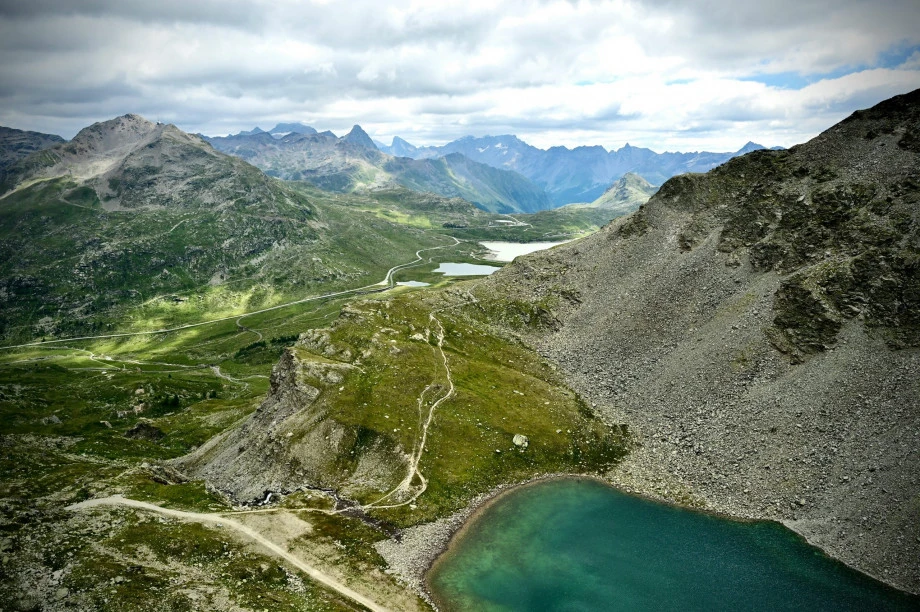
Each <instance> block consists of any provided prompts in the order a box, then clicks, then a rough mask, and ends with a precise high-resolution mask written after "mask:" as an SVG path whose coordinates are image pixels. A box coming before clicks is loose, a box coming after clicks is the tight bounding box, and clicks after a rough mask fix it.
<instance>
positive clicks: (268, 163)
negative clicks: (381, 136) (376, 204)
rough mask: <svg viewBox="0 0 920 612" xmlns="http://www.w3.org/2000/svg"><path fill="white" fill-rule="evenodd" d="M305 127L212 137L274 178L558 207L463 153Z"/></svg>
mask: <svg viewBox="0 0 920 612" xmlns="http://www.w3.org/2000/svg"><path fill="white" fill-rule="evenodd" d="M280 127H281V128H283V129H286V127H289V126H286V125H284V124H281V126H280ZM277 129H278V128H277V127H276V130H277ZM299 129H300V131H299V132H296V131H291V132H289V133H286V134H284V135H281V136H278V135H277V134H275V135H273V134H271V133H268V132H260V133H255V134H253V133H248V134H246V133H243V134H237V135H234V136H225V137H216V138H206V140H207V141H208V142H209V143H211V145H212V146H213V147H214V148H216V149H217V150H219V151H222V152H224V153H228V154H230V155H234V156H237V157H240V158H242V159H244V160H246V161H248V162H249V163H251V164H253V165H255V166H257V167H259V168H261V169H262V170H263V171H265V172H266V173H267V174H269V175H270V176H275V177H278V178H281V179H284V180H294V181H299V180H303V181H309V182H311V183H313V184H315V185H317V186H319V187H321V188H323V189H328V190H333V191H340V192H352V191H355V190H362V189H363V190H366V189H375V188H381V187H385V186H390V185H402V186H404V187H408V188H410V189H415V190H417V191H427V192H432V193H435V194H438V195H441V196H445V197H461V198H464V199H466V200H467V201H469V202H472V203H473V204H475V205H477V206H479V207H480V208H482V209H483V210H487V211H491V212H499V213H509V212H536V211H538V210H546V209H548V208H551V207H552V206H551V204H550V202H549V199H548V198H547V197H546V194H545V193H544V191H543V190H542V189H541V188H539V187H537V186H536V185H534V184H533V183H532V182H531V181H530V180H528V179H527V178H525V177H523V176H521V175H520V174H518V173H516V172H513V171H509V170H505V169H496V168H494V167H492V166H489V165H487V164H482V163H478V162H475V161H472V160H470V159H469V158H467V157H464V156H462V155H445V156H443V157H440V158H436V159H435V158H427V159H418V160H413V159H409V158H398V157H393V156H391V155H388V154H386V153H382V152H381V151H380V150H378V149H377V146H376V145H375V144H374V142H373V141H372V140H371V138H370V137H369V136H368V135H367V133H366V132H365V131H364V130H362V129H361V127H360V126H357V125H356V126H354V127H353V128H352V130H351V131H350V132H349V133H348V134H346V135H345V136H342V137H341V138H340V137H337V136H336V135H335V134H333V133H332V132H328V131H327V132H316V131H315V130H313V131H312V132H308V131H307V130H306V129H305V127H304V126H301V127H300V128H299Z"/></svg>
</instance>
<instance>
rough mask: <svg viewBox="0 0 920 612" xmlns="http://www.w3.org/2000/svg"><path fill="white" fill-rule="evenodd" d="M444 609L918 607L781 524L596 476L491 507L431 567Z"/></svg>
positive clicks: (528, 491)
mask: <svg viewBox="0 0 920 612" xmlns="http://www.w3.org/2000/svg"><path fill="white" fill-rule="evenodd" d="M430 587H431V590H432V592H433V593H434V594H435V596H436V597H437V598H438V599H439V600H440V601H441V602H442V603H443V604H444V608H446V609H447V610H464V611H465V610H476V611H492V610H527V611H531V610H547V611H549V610H559V611H566V612H568V611H572V612H574V611H582V610H585V611H587V610H592V611H593V610H630V611H632V610H681V611H688V610H765V611H766V610H770V611H773V610H808V611H809V612H814V611H817V610H834V611H837V610H872V611H874V610H920V598H918V597H913V596H908V595H906V594H904V593H901V592H899V591H896V590H894V589H891V588H889V587H887V586H885V585H883V584H881V583H879V582H877V581H875V580H872V579H871V578H868V577H866V576H864V575H862V574H860V573H858V572H856V571H854V570H851V569H850V568H848V567H846V566H845V565H843V564H841V563H838V562H836V561H833V560H831V559H829V558H828V557H826V556H825V555H824V554H822V553H821V552H820V551H819V550H818V549H816V548H814V547H812V546H809V545H808V544H807V543H806V542H805V541H804V540H802V539H801V538H800V537H798V536H797V535H795V534H794V533H792V532H791V531H789V530H788V529H785V528H784V527H782V526H781V525H779V524H776V523H767V522H757V523H742V522H736V521H729V520H726V519H721V518H717V517H714V516H710V515H707V514H702V513H698V512H691V511H688V510H682V509H679V508H674V507H671V506H666V505H663V504H657V503H654V502H651V501H648V500H644V499H640V498H636V497H631V496H628V495H625V494H623V493H620V492H618V491H616V490H614V489H612V488H610V487H607V486H605V485H603V484H601V483H598V482H595V481H592V480H574V479H572V480H568V479H567V480H554V481H549V482H545V483H540V484H537V485H533V486H529V487H523V488H521V489H519V490H517V491H514V492H512V493H510V494H508V495H506V496H505V497H503V498H502V499H500V500H499V501H498V502H496V503H495V504H493V505H492V506H491V507H490V508H488V509H487V510H486V511H485V512H483V513H482V515H480V516H479V517H478V518H477V519H476V520H475V521H474V522H473V523H472V524H471V525H470V526H469V528H468V529H467V531H466V533H465V535H464V537H463V538H462V539H461V540H460V541H458V542H457V543H456V544H455V546H454V547H453V549H452V551H451V553H450V554H449V555H448V556H447V557H445V558H444V559H442V560H441V561H440V562H439V563H438V564H437V565H436V566H435V568H434V570H433V571H432V574H431V577H430Z"/></svg>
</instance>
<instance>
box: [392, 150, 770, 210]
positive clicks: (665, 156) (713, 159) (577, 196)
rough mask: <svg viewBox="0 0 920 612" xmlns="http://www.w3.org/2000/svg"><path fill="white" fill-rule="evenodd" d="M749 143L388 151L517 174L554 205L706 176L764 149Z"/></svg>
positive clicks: (584, 200) (589, 199)
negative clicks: (464, 160)
mask: <svg viewBox="0 0 920 612" xmlns="http://www.w3.org/2000/svg"><path fill="white" fill-rule="evenodd" d="M762 148H764V147H762V146H761V145H758V144H755V143H751V142H749V143H747V144H746V145H745V146H744V147H742V148H741V149H740V150H739V151H736V152H734V153H709V152H698V153H697V152H694V153H655V152H654V151H652V150H651V149H644V148H641V147H633V146H630V145H629V144H626V145H625V146H624V147H622V148H621V149H618V150H616V151H607V150H606V149H604V148H603V147H601V146H593V147H576V148H574V149H569V148H567V147H561V146H557V147H551V148H549V149H546V150H544V149H538V148H537V147H534V146H532V145H529V144H527V143H526V142H524V141H523V140H521V139H520V138H518V137H517V136H513V135H510V134H506V135H503V136H484V137H481V138H476V137H473V136H465V137H463V138H460V139H459V140H455V141H453V142H449V143H447V144H446V145H443V146H440V147H414V146H412V145H411V144H409V143H408V142H406V141H404V140H402V139H398V142H397V139H394V141H393V145H391V146H390V147H387V148H385V149H384V150H385V151H386V152H389V153H392V154H396V153H395V151H397V150H398V151H399V154H400V155H405V156H408V157H413V158H417V159H423V158H431V157H442V156H445V155H449V154H451V153H461V154H463V155H465V156H466V157H468V158H470V159H472V160H473V161H477V162H480V163H484V164H488V165H490V166H492V167H493V168H502V169H506V170H514V171H516V172H519V173H520V174H522V175H524V176H526V177H527V178H529V179H530V180H532V181H533V182H534V183H536V184H537V185H538V186H540V187H542V188H543V189H545V190H546V192H547V194H548V195H549V198H550V200H551V201H552V203H553V205H554V206H562V205H564V204H570V203H572V202H592V201H594V200H595V199H597V198H598V197H600V196H601V195H602V194H603V192H604V190H605V189H606V188H607V187H608V186H609V185H610V184H611V183H612V182H613V181H615V180H617V179H619V178H620V177H622V176H623V175H625V174H627V173H630V172H632V173H635V174H639V175H641V176H642V177H643V178H645V179H646V180H648V181H649V182H651V183H652V184H655V185H660V184H661V183H663V182H664V181H665V180H667V179H669V178H671V177H672V176H675V175H677V174H682V173H684V172H706V171H708V170H711V169H712V168H715V167H716V166H718V165H719V164H722V163H724V162H725V161H727V160H728V159H731V158H732V157H735V156H737V155H742V154H744V153H748V152H750V151H752V150H756V149H762Z"/></svg>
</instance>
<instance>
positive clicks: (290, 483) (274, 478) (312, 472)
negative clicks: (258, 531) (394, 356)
mask: <svg viewBox="0 0 920 612" xmlns="http://www.w3.org/2000/svg"><path fill="white" fill-rule="evenodd" d="M320 339H321V338H320ZM304 340H305V341H307V342H312V343H315V341H316V339H315V338H314V337H313V335H310V336H309V338H304ZM352 367H354V366H352V365H351V364H349V363H347V362H340V361H334V360H332V359H322V358H318V357H315V356H311V355H308V354H306V353H303V352H300V351H299V350H298V349H296V348H293V349H287V350H286V351H285V353H284V354H283V355H282V357H281V359H280V360H279V361H278V363H277V364H276V365H275V367H274V368H273V369H272V375H271V388H270V391H269V394H268V396H267V397H266V399H265V401H264V402H262V404H261V405H260V406H259V408H258V409H257V410H256V411H255V412H254V413H253V414H252V415H250V416H249V417H247V418H246V420H244V421H243V422H242V423H240V424H239V425H238V426H236V427H234V428H232V429H230V430H228V431H227V432H225V433H224V434H221V435H219V436H216V437H215V438H212V439H211V440H209V441H208V442H207V444H205V445H203V446H202V447H200V448H199V449H198V450H196V451H195V452H193V453H192V454H190V455H187V456H185V457H183V458H181V459H178V460H177V461H176V462H175V464H176V466H177V467H178V468H179V469H181V470H182V471H183V472H184V473H186V474H187V475H189V476H191V477H194V478H202V479H204V480H206V481H207V482H208V483H209V484H210V485H212V486H214V487H216V488H217V489H219V490H221V491H222V492H224V493H226V494H228V495H229V496H230V497H232V498H233V499H235V500H236V501H238V502H241V503H256V502H260V501H262V500H264V499H265V498H266V496H267V494H268V493H270V492H271V493H275V494H277V493H285V494H286V493H290V492H293V491H297V490H301V489H305V488H320V489H335V490H336V491H337V492H338V493H340V494H341V495H342V496H343V497H346V498H347V497H350V496H351V495H353V494H354V493H356V492H359V491H362V490H365V489H367V488H372V489H375V490H376V489H383V488H385V487H386V486H387V485H388V484H389V485H391V486H392V485H395V484H396V482H398V480H399V477H400V476H401V474H402V472H403V471H404V469H405V468H404V466H403V464H404V461H405V457H404V453H403V452H402V451H401V450H400V449H398V448H394V447H393V446H392V444H391V443H390V442H389V441H388V440H387V439H385V438H384V437H382V436H379V435H377V434H376V432H372V431H370V430H365V429H363V428H361V427H355V426H350V425H348V424H346V423H343V422H341V421H339V420H337V419H336V418H335V417H334V415H331V414H330V413H329V412H328V411H327V410H326V409H325V407H324V403H323V401H322V396H323V394H329V393H336V391H337V386H336V385H339V384H340V383H342V381H343V379H344V376H345V374H346V372H347V371H348V370H349V369H350V368H352Z"/></svg>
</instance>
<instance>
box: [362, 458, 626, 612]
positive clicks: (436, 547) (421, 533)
mask: <svg viewBox="0 0 920 612" xmlns="http://www.w3.org/2000/svg"><path fill="white" fill-rule="evenodd" d="M556 478H592V479H595V480H599V481H601V482H605V483H607V484H610V483H609V482H607V481H606V480H604V479H603V478H601V477H600V476H598V475H587V474H540V475H537V476H534V477H533V478H529V479H527V480H524V481H521V482H516V483H512V484H503V485H499V486H497V487H495V488H494V489H492V490H491V491H489V492H488V493H483V494H482V495H479V496H477V497H475V498H474V499H473V500H472V501H471V502H470V503H469V504H468V505H467V506H466V507H465V508H463V509H461V510H458V511H457V512H454V513H453V514H451V515H450V516H447V517H444V518H441V519H438V520H436V521H433V522H431V523H425V524H422V525H416V526H415V527H410V528H408V529H405V530H403V532H402V533H401V537H400V539H399V541H396V540H393V539H387V540H381V541H380V542H377V543H376V544H375V545H374V548H375V549H376V550H377V552H378V553H380V556H381V557H383V558H384V560H385V561H386V562H387V565H389V569H388V570H387V573H390V574H394V575H395V576H396V577H397V578H399V580H400V581H402V582H403V583H404V584H405V585H406V586H407V587H409V588H410V589H412V590H413V591H414V592H416V593H417V594H418V595H420V596H421V597H422V599H424V600H425V601H427V602H428V603H429V604H430V605H431V606H432V607H433V608H434V609H436V610H437V609H438V606H437V604H436V602H435V598H434V596H433V595H432V594H431V592H430V590H429V588H428V583H427V574H428V572H429V570H431V568H432V567H433V566H434V564H435V563H436V562H437V560H438V559H439V558H440V557H441V556H442V555H444V554H445V553H446V552H448V551H449V549H450V545H451V542H452V541H453V540H454V538H455V537H456V536H458V535H460V534H462V532H463V530H464V529H465V528H466V527H467V526H468V525H470V524H471V523H472V521H473V520H474V519H475V518H476V517H477V516H479V515H480V514H481V513H482V512H484V511H485V510H486V509H487V508H488V507H489V506H491V505H492V504H493V503H495V502H496V501H498V500H499V499H500V498H501V497H502V496H503V495H505V494H507V493H510V492H511V491H515V490H517V489H519V488H520V487H525V486H528V485H531V484H534V483H538V482H545V481H547V480H552V479H556Z"/></svg>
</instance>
